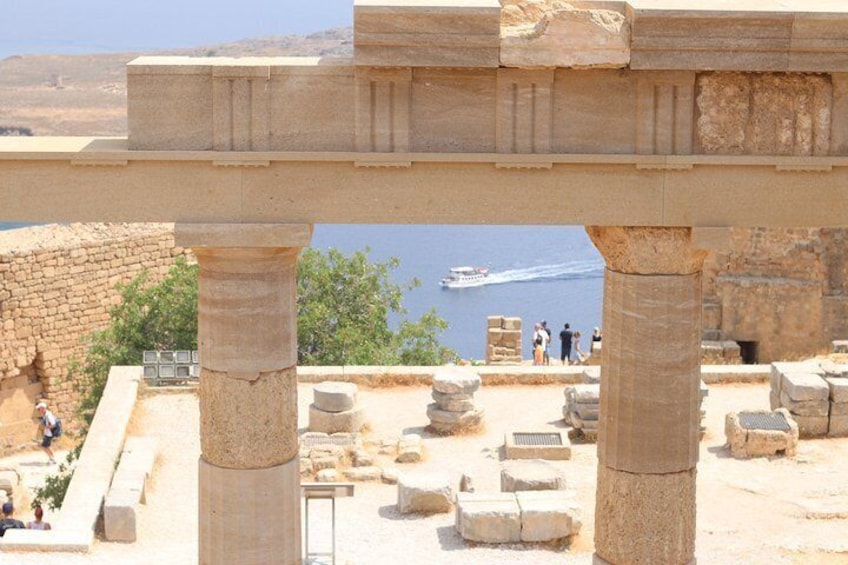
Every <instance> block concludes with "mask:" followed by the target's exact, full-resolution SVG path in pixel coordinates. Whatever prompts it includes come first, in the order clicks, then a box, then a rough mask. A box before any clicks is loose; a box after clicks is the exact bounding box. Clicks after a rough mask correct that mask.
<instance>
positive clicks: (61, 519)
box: [0, 367, 142, 552]
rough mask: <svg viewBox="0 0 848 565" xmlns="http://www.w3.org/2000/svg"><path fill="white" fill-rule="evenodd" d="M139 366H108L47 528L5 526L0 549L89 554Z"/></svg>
mask: <svg viewBox="0 0 848 565" xmlns="http://www.w3.org/2000/svg"><path fill="white" fill-rule="evenodd" d="M141 379H142V374H141V367H112V369H111V370H110V371H109V379H108V381H107V383H106V388H105V389H104V390H103V397H102V398H101V400H100V404H99V406H98V408H97V413H96V414H95V416H94V420H93V421H92V422H91V427H90V428H89V431H88V436H87V437H86V440H85V444H84V445H83V447H82V451H81V453H80V457H79V460H78V461H77V464H76V468H75V471H74V476H73V478H72V479H71V483H70V485H68V492H67V494H66V495H65V500H64V502H63V503H62V508H61V509H60V510H59V512H58V513H57V515H56V517H55V519H53V521H52V526H53V529H52V530H9V531H7V532H6V535H5V536H4V537H3V538H0V551H56V552H61V551H67V552H88V551H89V550H90V549H91V544H92V543H93V542H94V527H95V524H96V522H97V517H98V516H99V515H100V508H101V506H102V505H103V499H104V498H105V496H106V492H107V491H108V490H109V484H110V483H111V481H112V475H113V474H114V472H115V461H116V460H117V458H118V454H119V453H120V452H121V446H122V445H123V443H124V436H125V435H126V430H127V424H128V423H129V420H130V416H131V415H132V411H133V406H134V405H135V401H136V397H137V395H138V384H139V382H141Z"/></svg>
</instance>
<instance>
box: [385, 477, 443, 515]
mask: <svg viewBox="0 0 848 565" xmlns="http://www.w3.org/2000/svg"><path fill="white" fill-rule="evenodd" d="M397 505H398V512H400V513H401V514H411V513H421V514H435V513H439V512H450V510H451V508H452V507H453V490H452V489H451V486H450V479H449V478H448V477H447V476H444V475H441V474H426V475H425V474H406V473H404V474H401V475H400V476H399V477H398V502H397Z"/></svg>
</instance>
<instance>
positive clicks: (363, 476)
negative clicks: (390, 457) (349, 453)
mask: <svg viewBox="0 0 848 565" xmlns="http://www.w3.org/2000/svg"><path fill="white" fill-rule="evenodd" d="M344 476H345V478H347V479H349V480H351V481H379V480H382V478H383V470H382V469H380V468H379V467H352V468H350V469H347V470H345V471H344Z"/></svg>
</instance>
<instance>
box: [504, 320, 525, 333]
mask: <svg viewBox="0 0 848 565" xmlns="http://www.w3.org/2000/svg"><path fill="white" fill-rule="evenodd" d="M503 329H505V330H521V318H515V317H513V318H507V317H505V318H504V319H503Z"/></svg>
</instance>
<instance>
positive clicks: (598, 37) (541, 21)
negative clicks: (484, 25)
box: [501, 0, 630, 68]
mask: <svg viewBox="0 0 848 565" xmlns="http://www.w3.org/2000/svg"><path fill="white" fill-rule="evenodd" d="M501 6H502V10H501V64H502V65H505V66H507V67H572V68H583V67H604V68H620V67H626V66H627V65H628V63H629V62H630V25H629V23H628V22H627V18H626V17H625V16H624V14H623V13H621V12H617V11H615V10H608V9H582V8H580V4H579V3H571V4H569V3H566V2H562V1H560V0H501Z"/></svg>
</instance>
